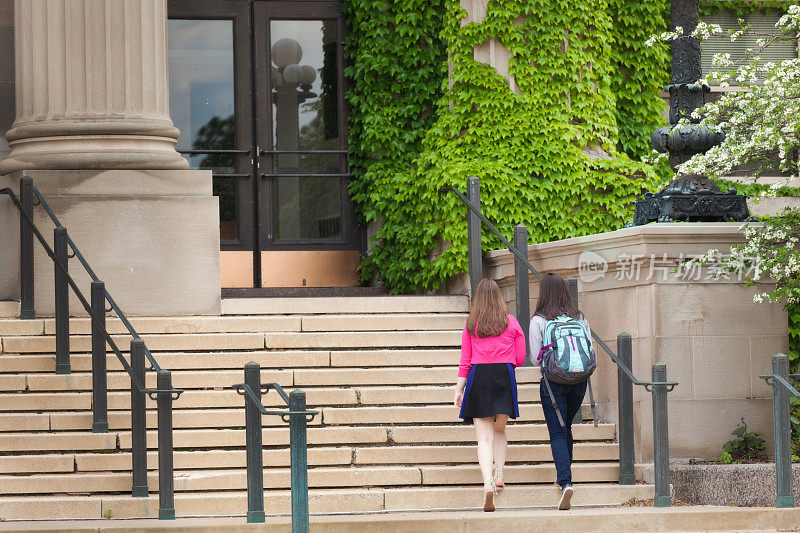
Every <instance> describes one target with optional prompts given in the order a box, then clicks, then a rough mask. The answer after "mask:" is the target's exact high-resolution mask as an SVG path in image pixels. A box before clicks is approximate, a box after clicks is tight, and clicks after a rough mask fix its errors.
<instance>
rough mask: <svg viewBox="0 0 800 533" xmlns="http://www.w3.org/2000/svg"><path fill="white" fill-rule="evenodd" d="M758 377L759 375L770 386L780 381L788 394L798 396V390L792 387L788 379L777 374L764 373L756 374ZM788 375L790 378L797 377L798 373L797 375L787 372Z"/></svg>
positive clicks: (799, 395) (799, 394)
mask: <svg viewBox="0 0 800 533" xmlns="http://www.w3.org/2000/svg"><path fill="white" fill-rule="evenodd" d="M758 377H760V378H761V379H763V380H764V381H766V382H767V385H770V386H773V387H774V386H775V384H776V383H780V384H781V385H783V386H784V387H785V388H786V390H788V391H789V394H791V395H792V396H794V397H795V398H800V392H798V391H797V389H795V388H794V387H792V385H791V384H790V383H789V382H788V381H786V380H785V379H783V378H782V377H780V376H779V375H778V374H765V375H763V376H758ZM789 377H790V378H797V377H800V375H798V374H789Z"/></svg>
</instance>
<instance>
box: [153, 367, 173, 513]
mask: <svg viewBox="0 0 800 533" xmlns="http://www.w3.org/2000/svg"><path fill="white" fill-rule="evenodd" d="M156 385H157V387H158V390H159V391H162V392H159V393H158V396H157V397H158V519H159V520H175V480H174V479H173V475H172V392H170V391H171V390H172V373H171V372H170V371H169V370H159V371H158V373H157V379H156Z"/></svg>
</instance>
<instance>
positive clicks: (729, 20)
mask: <svg viewBox="0 0 800 533" xmlns="http://www.w3.org/2000/svg"><path fill="white" fill-rule="evenodd" d="M780 17H781V14H779V13H754V14H751V15H747V16H745V17H742V18H744V21H745V24H751V25H752V26H751V27H750V29H749V30H748V31H747V32H746V33H745V35H742V36H741V37H739V38H738V39H736V40H735V41H733V42H731V40H730V37H727V36H722V37H711V38H709V39H707V40H706V41H704V42H703V43H702V45H701V50H702V59H701V62H702V66H703V74H704V75H705V74H708V73H709V72H711V71H713V70H714V68H713V67H712V66H711V61H712V59H713V58H714V54H724V53H729V54H730V55H731V59H732V60H733V61H734V62H735V61H737V60H741V59H744V57H745V56H746V53H745V51H746V50H747V49H748V48H752V49H753V50H755V49H757V48H758V45H757V44H756V41H757V40H758V39H761V38H766V35H765V34H774V33H776V32H777V29H776V28H775V24H776V23H777V22H778V19H779V18H780ZM703 22H707V23H709V24H719V25H720V27H721V28H722V29H723V30H725V31H736V30H738V29H740V28H741V26H740V25H739V17H737V16H735V15H734V14H733V13H731V12H730V11H725V10H722V11H720V12H719V13H715V14H713V15H707V16H705V17H703ZM796 57H797V48H796V47H795V45H794V44H793V43H791V42H777V43H774V44H771V45H770V46H769V47H767V49H766V50H765V51H764V52H763V53H762V54H761V62H760V64H761V65H763V64H765V63H767V62H769V61H773V62H778V61H781V60H783V59H792V58H796ZM731 83H732V84H735V83H736V82H735V81H732V82H731Z"/></svg>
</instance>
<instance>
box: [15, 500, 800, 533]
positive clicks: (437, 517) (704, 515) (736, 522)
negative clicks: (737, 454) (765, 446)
mask: <svg viewBox="0 0 800 533" xmlns="http://www.w3.org/2000/svg"><path fill="white" fill-rule="evenodd" d="M798 525H800V508H793V509H775V508H769V507H744V508H743V507H704V506H695V507H672V508H668V509H655V508H652V507H639V508H620V507H604V508H586V509H574V510H571V511H556V510H508V511H498V512H495V513H484V512H481V511H453V512H422V513H385V514H361V515H339V516H335V515H323V516H312V517H311V531H314V532H315V533H344V532H351V531H352V532H356V531H357V532H358V533H379V532H380V533H401V532H402V533H427V532H430V531H436V532H437V533H464V532H473V531H518V532H531V533H537V532H548V533H552V532H558V531H565V532H575V531H580V532H581V533H593V532H597V533H605V532H609V531H636V532H641V531H644V532H648V531H659V532H667V531H670V532H690V531H691V532H695V531H704V532H722V531H726V532H733V531H737V532H739V531H742V532H743V531H748V532H755V531H759V532H766V531H780V530H784V531H785V530H794V529H793V528H795V527H797V526H798ZM29 531H51V532H60V533H67V532H69V533H89V532H91V533H100V532H109V533H111V532H113V533H133V532H138V531H166V532H172V533H174V532H182V533H212V532H218V533H234V532H239V531H264V532H270V533H271V532H275V533H277V532H289V531H291V519H290V518H289V517H285V516H281V517H268V518H267V523H266V524H246V523H245V521H244V518H188V519H179V520H175V521H172V522H168V521H164V522H162V521H158V520H89V521H57V522H55V521H54V522H29V521H21V522H3V523H0V532H3V533H10V532H13V533H22V532H29Z"/></svg>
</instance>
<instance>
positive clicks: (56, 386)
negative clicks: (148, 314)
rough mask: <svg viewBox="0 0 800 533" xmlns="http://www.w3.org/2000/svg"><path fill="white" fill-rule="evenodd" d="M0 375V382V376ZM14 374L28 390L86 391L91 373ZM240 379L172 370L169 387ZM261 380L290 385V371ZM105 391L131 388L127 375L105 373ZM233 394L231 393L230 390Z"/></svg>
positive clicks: (150, 381)
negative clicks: (106, 387)
mask: <svg viewBox="0 0 800 533" xmlns="http://www.w3.org/2000/svg"><path fill="white" fill-rule="evenodd" d="M3 377H6V376H0V383H2V378H3ZM18 377H23V378H27V380H26V385H27V389H28V390H29V391H31V392H39V391H90V390H92V374H91V373H88V372H73V373H71V374H27V375H26V374H19V375H18ZM243 381H244V372H243V371H241V370H220V371H214V372H208V371H204V370H173V371H172V386H173V387H176V388H178V389H211V388H223V387H225V388H227V387H231V386H232V385H234V384H237V383H242V382H243ZM261 383H278V384H279V385H281V386H282V387H291V386H292V385H293V374H292V371H291V370H269V369H264V370H262V371H261ZM155 385H156V374H155V373H154V372H147V373H146V375H145V386H147V387H152V388H155ZM107 386H108V390H110V391H113V390H127V391H130V388H131V378H130V376H129V374H128V373H127V372H124V371H123V372H109V373H108V377H107ZM234 394H235V392H234Z"/></svg>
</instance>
